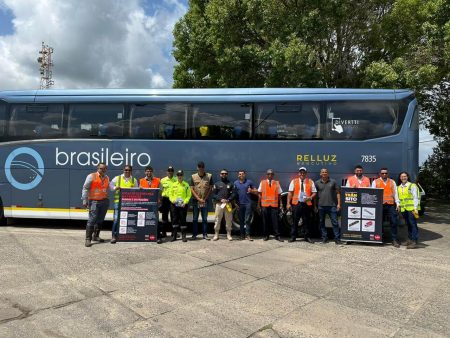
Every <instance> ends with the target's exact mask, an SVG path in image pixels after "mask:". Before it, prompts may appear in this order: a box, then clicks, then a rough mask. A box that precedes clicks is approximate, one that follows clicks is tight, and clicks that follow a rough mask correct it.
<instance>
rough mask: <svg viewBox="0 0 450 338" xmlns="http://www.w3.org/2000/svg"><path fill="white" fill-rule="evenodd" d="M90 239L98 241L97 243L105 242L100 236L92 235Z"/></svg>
mask: <svg viewBox="0 0 450 338" xmlns="http://www.w3.org/2000/svg"><path fill="white" fill-rule="evenodd" d="M92 241H93V242H99V243H104V242H105V240H104V239H103V238H100V237H94V238H93V239H92Z"/></svg>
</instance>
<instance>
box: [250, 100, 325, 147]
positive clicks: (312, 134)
mask: <svg viewBox="0 0 450 338" xmlns="http://www.w3.org/2000/svg"><path fill="white" fill-rule="evenodd" d="M320 134H321V130H320V103H315V102H311V103H310V102H274V103H263V104H258V105H257V109H256V119H255V136H256V138H258V139H296V140H310V139H318V138H320V137H321V135H320Z"/></svg>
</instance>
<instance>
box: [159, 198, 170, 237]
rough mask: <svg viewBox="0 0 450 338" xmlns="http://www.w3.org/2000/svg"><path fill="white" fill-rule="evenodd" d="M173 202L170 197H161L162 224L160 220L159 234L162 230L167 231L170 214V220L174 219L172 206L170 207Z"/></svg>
mask: <svg viewBox="0 0 450 338" xmlns="http://www.w3.org/2000/svg"><path fill="white" fill-rule="evenodd" d="M171 204H172V203H170V200H169V198H168V197H163V198H162V199H161V206H160V207H159V212H160V213H161V224H160V223H159V222H158V236H160V235H161V232H165V231H167V227H168V224H169V215H170V220H171V221H172V220H173V215H172V208H171V207H170V206H171Z"/></svg>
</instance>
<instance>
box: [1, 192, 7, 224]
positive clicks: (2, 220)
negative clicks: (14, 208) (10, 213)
mask: <svg viewBox="0 0 450 338" xmlns="http://www.w3.org/2000/svg"><path fill="white" fill-rule="evenodd" d="M6 224H7V221H6V217H5V210H4V209H3V202H2V200H1V199H0V226H5V225H6Z"/></svg>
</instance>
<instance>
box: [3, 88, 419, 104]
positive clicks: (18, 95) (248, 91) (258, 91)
mask: <svg viewBox="0 0 450 338" xmlns="http://www.w3.org/2000/svg"><path fill="white" fill-rule="evenodd" d="M296 95H301V96H303V95H304V96H308V97H313V96H323V95H330V96H332V97H333V98H336V97H339V96H345V97H346V96H347V95H348V96H349V98H350V96H359V97H360V96H364V95H367V96H368V97H370V98H373V97H374V96H375V97H376V96H382V97H384V98H386V97H392V98H395V99H403V98H405V97H408V96H411V95H414V92H413V91H411V90H410V89H348V88H214V89H46V90H23V91H0V99H3V100H5V101H7V102H29V101H30V99H31V98H32V97H34V99H35V100H36V101H38V102H39V101H41V100H39V99H44V100H45V99H46V98H47V99H53V100H55V99H58V98H59V99H69V98H74V99H75V100H77V99H81V98H92V97H98V98H101V100H104V99H107V98H108V97H109V98H112V97H114V98H115V99H117V98H123V99H133V98H139V99H142V98H157V97H160V98H165V99H169V98H172V97H173V98H177V99H178V100H179V99H180V98H185V99H187V98H190V97H197V98H200V97H201V98H207V97H211V98H212V97H215V98H220V97H229V96H233V97H241V98H244V97H245V98H248V99H251V98H258V97H259V98H260V97H263V96H271V97H277V96H283V97H285V98H286V97H292V96H296Z"/></svg>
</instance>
